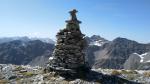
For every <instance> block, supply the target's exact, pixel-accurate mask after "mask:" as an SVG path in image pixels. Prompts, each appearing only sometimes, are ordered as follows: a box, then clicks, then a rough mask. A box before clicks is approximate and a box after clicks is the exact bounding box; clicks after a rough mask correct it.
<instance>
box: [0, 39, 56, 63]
mask: <svg viewBox="0 0 150 84" xmlns="http://www.w3.org/2000/svg"><path fill="white" fill-rule="evenodd" d="M53 48H54V45H53V44H49V43H44V42H42V41H40V40H34V41H27V42H24V41H21V40H14V41H11V42H6V43H1V44H0V63H2V64H9V63H10V64H17V65H21V64H25V65H26V64H28V63H30V64H31V65H42V64H45V62H46V60H45V59H48V58H49V56H50V55H51V53H52V51H53ZM43 56H44V59H41V58H42V57H43ZM37 59H40V60H41V61H39V60H37ZM35 60H37V61H38V62H37V61H35Z"/></svg>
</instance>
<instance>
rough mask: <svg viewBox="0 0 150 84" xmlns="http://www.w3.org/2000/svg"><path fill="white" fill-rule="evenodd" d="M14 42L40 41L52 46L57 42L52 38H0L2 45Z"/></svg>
mask: <svg viewBox="0 0 150 84" xmlns="http://www.w3.org/2000/svg"><path fill="white" fill-rule="evenodd" d="M14 40H19V41H23V42H28V41H33V40H40V41H42V42H45V43H50V44H54V43H55V42H54V41H53V40H52V39H50V38H37V37H35V38H29V37H26V36H24V37H2V38H0V43H5V42H11V41H14Z"/></svg>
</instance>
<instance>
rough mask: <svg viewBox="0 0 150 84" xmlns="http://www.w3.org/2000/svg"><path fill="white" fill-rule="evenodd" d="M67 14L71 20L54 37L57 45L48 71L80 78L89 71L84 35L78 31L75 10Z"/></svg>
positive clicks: (78, 22)
mask: <svg viewBox="0 0 150 84" xmlns="http://www.w3.org/2000/svg"><path fill="white" fill-rule="evenodd" d="M69 13H70V14H71V19H70V20H67V21H66V23H67V25H66V28H65V29H63V30H60V31H59V32H58V33H57V35H56V37H57V43H56V45H55V49H54V52H53V54H52V57H50V59H49V65H48V66H49V69H50V71H55V72H57V73H59V74H63V75H66V74H68V75H72V76H77V74H78V75H79V74H80V76H81V74H83V73H85V72H87V71H89V69H90V68H89V67H88V64H87V62H86V61H85V49H86V46H87V43H86V40H85V38H84V37H85V35H84V34H82V33H81V31H80V27H79V24H80V23H81V21H79V20H78V19H77V17H76V13H77V10H75V9H73V10H72V11H70V12H69Z"/></svg>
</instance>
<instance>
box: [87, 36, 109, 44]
mask: <svg viewBox="0 0 150 84" xmlns="http://www.w3.org/2000/svg"><path fill="white" fill-rule="evenodd" d="M87 41H88V44H89V45H91V46H92V45H95V46H102V45H103V44H105V43H107V42H109V41H108V40H106V39H104V38H102V37H100V36H99V35H93V36H91V37H87Z"/></svg>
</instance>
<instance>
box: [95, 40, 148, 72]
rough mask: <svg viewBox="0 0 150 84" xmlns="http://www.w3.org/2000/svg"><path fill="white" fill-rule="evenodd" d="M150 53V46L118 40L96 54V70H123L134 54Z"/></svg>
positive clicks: (103, 47)
mask: <svg viewBox="0 0 150 84" xmlns="http://www.w3.org/2000/svg"><path fill="white" fill-rule="evenodd" d="M148 51H150V45H149V44H141V43H138V42H136V41H132V40H128V39H126V38H116V39H114V40H113V41H112V42H109V43H107V44H105V45H104V46H102V49H101V50H99V51H97V52H95V59H96V60H95V65H94V67H95V68H99V67H101V68H112V69H122V68H123V65H124V63H125V61H126V60H127V59H128V58H129V57H130V55H131V54H132V53H138V54H143V53H145V52H148Z"/></svg>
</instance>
